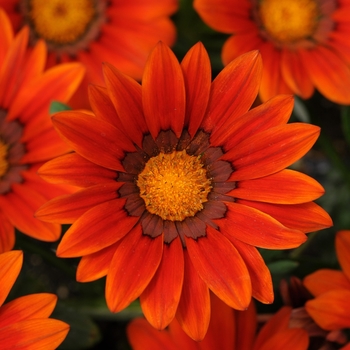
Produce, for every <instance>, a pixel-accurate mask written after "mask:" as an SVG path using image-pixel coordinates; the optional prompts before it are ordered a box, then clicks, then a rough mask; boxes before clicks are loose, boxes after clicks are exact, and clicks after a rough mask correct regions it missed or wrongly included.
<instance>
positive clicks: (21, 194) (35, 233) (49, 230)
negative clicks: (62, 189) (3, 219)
mask: <svg viewBox="0 0 350 350" xmlns="http://www.w3.org/2000/svg"><path fill="white" fill-rule="evenodd" d="M45 202H46V198H45V197H43V196H42V195H40V194H39V193H37V192H36V191H34V190H32V189H31V188H30V187H29V186H26V183H23V184H13V185H12V192H9V193H7V194H6V195H4V196H1V197H0V208H1V210H2V211H3V212H4V213H5V215H6V216H7V217H8V219H9V220H10V222H11V223H12V225H13V226H15V227H16V228H17V229H18V230H20V231H21V232H23V233H25V234H27V235H28V236H30V237H33V238H36V239H40V240H42V241H46V242H54V241H57V240H58V239H59V237H60V235H61V226H60V225H56V224H51V223H47V222H42V221H40V220H38V219H36V218H35V217H34V213H35V211H36V210H37V209H38V208H39V207H40V206H41V205H43V203H45Z"/></svg>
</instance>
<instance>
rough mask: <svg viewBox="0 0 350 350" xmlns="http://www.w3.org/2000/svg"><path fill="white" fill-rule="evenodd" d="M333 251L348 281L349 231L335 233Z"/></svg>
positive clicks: (349, 274)
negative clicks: (334, 250)
mask: <svg viewBox="0 0 350 350" xmlns="http://www.w3.org/2000/svg"><path fill="white" fill-rule="evenodd" d="M335 249H336V252H337V257H338V261H339V264H340V266H341V268H342V270H343V272H344V274H345V275H346V277H347V278H348V280H349V281H350V230H343V231H339V232H337V234H336V236H335Z"/></svg>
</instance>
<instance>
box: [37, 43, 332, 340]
mask: <svg viewBox="0 0 350 350" xmlns="http://www.w3.org/2000/svg"><path fill="white" fill-rule="evenodd" d="M261 68H262V67H261V59H260V56H259V54H258V53H257V52H251V53H249V54H246V55H244V56H242V57H239V58H238V59H237V60H235V61H233V62H232V63H231V64H230V65H228V66H227V67H226V68H225V69H224V70H223V71H222V72H221V73H220V74H219V75H218V76H217V77H216V79H215V80H214V81H213V83H211V70H210V63H209V57H208V54H207V53H206V51H205V49H204V48H203V46H202V45H201V44H197V45H196V46H194V47H193V48H192V49H191V50H190V51H189V52H188V53H187V55H186V56H185V58H184V60H183V61H182V63H181V65H180V64H179V63H178V61H177V59H176V57H175V55H174V54H173V53H172V51H171V50H170V49H169V48H168V47H167V46H166V45H164V44H162V43H160V44H158V45H157V46H156V48H155V49H154V50H153V51H152V53H151V55H150V58H149V60H148V62H147V64H146V68H145V72H144V75H143V80H142V85H140V84H138V83H137V82H136V81H134V80H133V79H131V78H129V77H127V76H126V75H124V74H122V73H121V72H120V71H118V70H117V69H115V68H114V67H113V66H111V65H109V64H105V66H104V75H105V81H106V87H100V86H92V87H91V89H90V101H91V105H92V108H93V111H94V115H91V114H86V113H84V112H79V111H68V112H65V113H60V114H57V115H56V116H55V117H54V118H53V123H54V125H55V127H56V128H57V130H58V132H59V133H60V134H61V136H62V137H63V139H64V140H66V142H67V143H68V145H69V146H70V147H72V148H73V149H74V150H75V153H72V154H68V155H65V156H63V157H60V158H57V159H55V160H53V161H51V162H49V163H47V164H46V165H44V166H43V167H42V168H41V169H40V174H41V176H42V177H43V178H45V179H47V180H49V181H52V182H54V183H67V184H72V185H76V186H80V187H82V190H81V191H79V192H77V193H75V194H72V195H68V196H63V197H60V198H57V199H54V200H52V201H50V202H49V203H47V204H46V205H44V206H43V207H42V208H41V209H40V210H39V211H38V212H37V216H38V217H39V218H40V219H42V220H45V221H49V222H55V223H63V222H64V223H73V225H72V226H71V228H70V229H69V230H68V231H67V233H66V234H65V236H64V237H63V240H62V241H61V243H60V244H59V246H58V250H57V255H58V256H60V257H79V256H82V260H81V262H80V264H79V267H78V271H77V279H78V280H79V281H91V280H95V279H97V278H100V277H102V276H105V275H107V281H106V299H107V303H108V306H109V308H110V310H112V311H114V312H117V311H119V310H122V309H123V308H125V307H127V306H128V305H129V304H130V303H131V302H132V301H133V300H134V299H136V298H137V297H139V296H140V300H141V306H142V309H143V312H144V314H145V316H146V318H147V319H148V320H149V321H150V322H151V324H152V325H153V326H155V327H156V328H158V329H163V328H164V327H166V326H167V325H168V324H169V323H170V322H171V321H172V319H173V318H174V316H175V314H176V316H177V319H178V321H179V322H180V324H181V326H182V327H183V328H184V330H185V331H186V332H187V333H188V334H190V336H191V337H193V338H195V339H201V338H203V336H204V334H205V332H206V329H207V327H208V324H209V316H210V300H209V290H212V291H213V292H214V294H216V295H217V296H218V297H219V298H220V299H222V300H223V301H224V302H225V303H227V304H228V305H230V306H231V307H233V308H235V309H239V310H243V309H246V308H247V306H248V305H249V302H250V300H251V296H252V295H253V296H254V297H255V298H256V299H258V300H260V301H262V302H264V303H271V302H272V300H273V290H272V284H271V277H270V273H269V270H268V269H267V267H266V265H265V264H264V261H263V259H262V257H261V256H260V254H259V252H258V250H257V249H256V248H255V247H256V246H257V247H263V248H270V249H287V248H293V247H296V246H299V245H300V244H301V243H303V242H304V241H305V239H306V236H305V234H304V232H307V231H309V230H311V231H312V230H317V229H320V228H323V227H326V226H329V225H331V220H330V218H329V216H328V215H327V214H326V213H325V212H324V211H323V210H322V209H321V208H320V207H318V206H317V205H316V204H314V203H312V202H311V201H312V200H313V199H315V198H317V197H319V196H320V195H322V193H323V189H322V187H321V186H320V185H319V184H318V183H317V182H316V181H314V180H313V179H311V178H310V177H308V176H306V175H303V174H300V173H298V172H296V171H292V170H284V168H285V167H286V166H288V165H290V164H291V163H293V162H294V161H296V160H297V159H299V158H300V157H301V156H302V155H303V154H305V152H307V151H308V150H309V148H310V147H311V146H312V145H313V143H314V142H315V140H316V139H317V137H318V134H319V128H318V127H316V126H313V125H306V124H294V125H287V124H286V122H287V120H288V118H289V115H290V113H291V110H292V108H293V100H292V97H290V96H279V97H276V98H274V99H272V100H271V101H269V102H267V103H266V104H263V105H261V106H259V107H257V108H255V109H252V110H251V111H248V110H249V108H250V106H251V105H252V103H253V101H254V100H255V98H256V95H257V92H258V86H259V82H260V73H261Z"/></svg>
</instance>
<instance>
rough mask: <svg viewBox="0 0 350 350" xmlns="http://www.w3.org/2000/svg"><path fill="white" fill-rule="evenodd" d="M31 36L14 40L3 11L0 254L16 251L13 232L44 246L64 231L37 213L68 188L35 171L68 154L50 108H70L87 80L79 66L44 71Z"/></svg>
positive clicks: (41, 51) (42, 53)
mask: <svg viewBox="0 0 350 350" xmlns="http://www.w3.org/2000/svg"><path fill="white" fill-rule="evenodd" d="M28 34H29V30H28V28H27V27H25V28H23V29H22V30H21V31H20V32H19V33H18V34H17V35H16V36H14V34H13V31H12V28H11V24H10V22H9V20H8V18H7V15H6V14H5V12H4V11H2V10H1V9H0V43H1V50H0V252H4V251H7V250H10V249H12V248H13V246H14V243H15V234H14V228H17V229H18V230H20V231H21V232H23V233H25V234H27V235H29V236H31V237H34V238H37V239H40V240H43V241H55V240H57V239H58V238H59V236H60V231H61V228H60V225H57V224H48V223H43V222H41V221H39V220H37V219H35V218H34V212H35V210H37V209H38V208H39V207H40V206H41V205H42V204H43V203H45V202H46V201H47V200H48V199H50V198H52V197H54V196H57V195H58V194H59V193H61V194H63V193H64V191H63V189H64V187H65V186H59V187H57V186H52V185H50V184H48V183H46V182H45V181H43V180H42V179H41V178H39V176H38V175H37V170H38V168H39V167H40V166H41V165H42V163H43V161H47V160H49V159H51V158H53V157H56V156H58V155H61V154H63V153H66V152H67V151H68V150H69V148H68V147H67V146H66V144H65V143H64V142H62V140H61V139H60V137H59V136H58V134H57V132H56V131H55V129H54V128H53V126H52V122H51V119H50V117H49V113H48V112H49V106H50V103H51V101H52V100H59V101H62V102H66V101H67V100H68V99H69V98H70V97H71V96H72V94H73V93H74V91H75V89H76V88H77V86H78V85H79V83H80V81H81V79H82V77H83V74H84V68H83V66H82V65H81V64H78V63H70V64H63V65H58V66H57V67H55V68H52V69H49V70H47V71H44V66H45V61H46V47H45V44H44V43H43V42H42V41H39V42H38V43H37V44H36V46H35V47H34V48H33V49H32V50H31V51H28V49H27V44H28Z"/></svg>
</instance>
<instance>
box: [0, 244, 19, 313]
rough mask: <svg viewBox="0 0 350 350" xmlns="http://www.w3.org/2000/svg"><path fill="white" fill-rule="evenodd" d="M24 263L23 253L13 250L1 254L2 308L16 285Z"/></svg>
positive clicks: (0, 297)
mask: <svg viewBox="0 0 350 350" xmlns="http://www.w3.org/2000/svg"><path fill="white" fill-rule="evenodd" d="M22 263H23V252H22V251H21V250H12V251H10V252H6V253H2V254H0V286H1V288H0V306H1V305H2V304H3V303H4V301H5V299H6V297H7V295H8V294H9V292H10V290H11V288H12V286H13V284H14V283H15V281H16V279H17V277H18V275H19V272H20V271H21V268H22Z"/></svg>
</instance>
